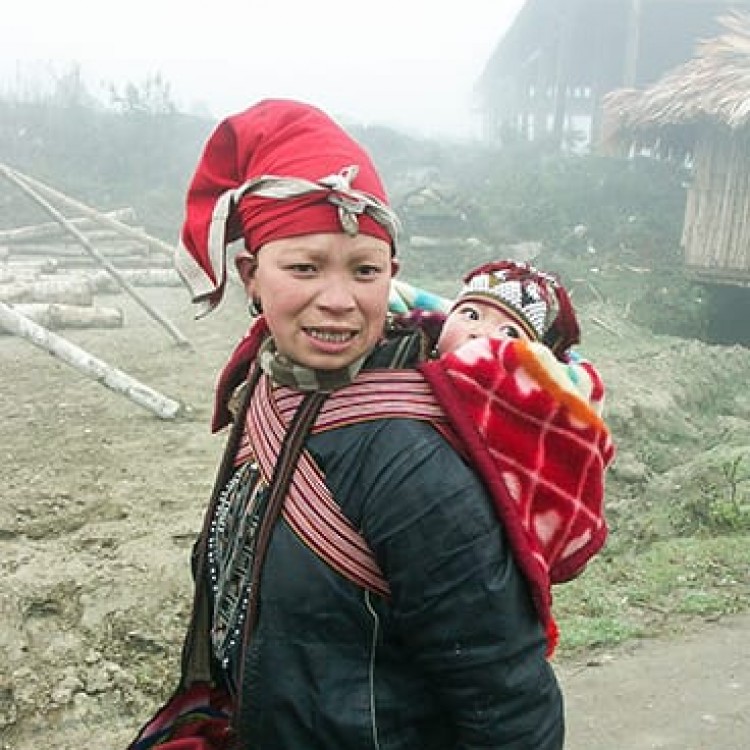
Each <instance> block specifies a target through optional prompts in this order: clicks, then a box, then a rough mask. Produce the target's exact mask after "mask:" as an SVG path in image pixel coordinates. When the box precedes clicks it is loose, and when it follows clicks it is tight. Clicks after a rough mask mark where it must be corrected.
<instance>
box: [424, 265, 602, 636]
mask: <svg viewBox="0 0 750 750" xmlns="http://www.w3.org/2000/svg"><path fill="white" fill-rule="evenodd" d="M579 336H580V333H579V327H578V321H577V319H576V316H575V311H574V310H573V307H572V304H571V302H570V298H569V297H568V294H567V292H566V290H565V289H564V287H563V286H562V284H560V282H559V280H558V279H557V278H556V277H555V276H553V275H551V274H547V273H543V272H541V271H539V270H537V269H536V268H534V267H533V266H530V265H528V264H526V263H517V262H515V261H499V262H494V263H490V264H486V265H483V266H480V267H479V268H476V269H474V270H472V271H470V272H469V273H468V274H467V275H466V277H465V278H464V286H463V288H462V289H461V291H460V292H459V294H458V296H457V298H456V299H455V301H454V302H453V305H452V307H451V308H450V310H449V312H448V314H447V317H446V318H445V321H444V323H443V325H442V329H441V331H440V334H439V336H438V338H437V345H436V353H437V354H438V357H437V358H435V359H433V360H432V361H430V362H428V363H426V364H424V365H423V366H422V368H421V369H422V372H423V374H424V376H425V378H426V380H427V381H428V382H429V383H430V385H431V386H432V389H433V391H434V392H435V394H436V396H437V398H438V400H439V401H440V403H441V405H442V407H443V409H444V410H445V412H446V414H447V416H448V418H449V422H450V424H451V428H452V431H453V433H454V436H455V438H456V442H457V443H458V445H459V447H460V448H462V450H463V452H464V455H465V456H466V460H467V461H469V462H471V463H472V464H473V465H474V466H475V467H476V468H477V470H478V471H479V473H480V475H481V476H482V479H483V480H484V482H485V484H486V486H487V488H488V490H489V491H490V493H491V495H492V498H493V502H494V504H495V509H496V511H497V513H498V515H499V517H500V518H501V520H502V522H503V525H504V527H505V529H506V532H507V534H508V538H509V541H510V543H511V544H512V545H513V547H514V551H515V554H516V559H517V562H518V564H519V565H520V567H521V568H522V569H523V571H524V573H525V574H526V577H527V579H528V580H529V582H530V587H531V593H532V596H533V598H534V600H535V603H536V605H537V608H538V610H539V612H540V615H541V618H542V621H543V622H544V623H545V625H546V627H547V632H548V638H549V640H550V651H551V650H552V649H553V648H554V644H555V643H556V640H557V629H556V626H555V623H554V620H553V618H552V615H551V610H550V607H551V591H550V585H551V584H553V583H562V582H564V581H567V580H570V579H571V578H574V577H575V576H577V575H578V574H579V573H580V572H581V571H582V570H583V568H584V567H585V565H586V563H587V562H588V560H589V559H590V558H591V557H592V556H594V555H595V554H596V553H597V552H598V551H599V550H600V549H601V547H602V545H603V544H604V541H605V539H606V535H607V525H606V521H605V518H604V513H603V500H604V476H605V472H606V469H607V467H608V466H609V464H610V463H611V461H612V459H613V456H614V446H613V444H612V440H611V437H610V434H609V430H608V429H607V427H606V425H605V424H604V422H603V421H602V419H601V410H602V404H603V398H604V386H603V383H602V380H601V377H600V376H599V373H598V371H597V370H596V368H595V367H594V366H593V365H592V364H591V363H590V362H587V361H585V360H583V359H581V358H580V357H578V356H577V355H575V354H574V353H573V351H572V350H571V347H572V346H573V345H575V344H577V343H578V342H579Z"/></svg>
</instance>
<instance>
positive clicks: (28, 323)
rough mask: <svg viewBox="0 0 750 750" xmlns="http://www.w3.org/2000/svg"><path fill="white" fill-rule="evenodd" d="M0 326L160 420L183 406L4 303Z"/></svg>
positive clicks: (0, 315)
mask: <svg viewBox="0 0 750 750" xmlns="http://www.w3.org/2000/svg"><path fill="white" fill-rule="evenodd" d="M0 326H2V327H3V328H5V330H6V331H8V332H9V333H12V334H15V335H16V336H20V337H21V338H24V339H26V340H27V341H30V342H31V343H32V344H34V346H36V347H39V348H40V349H43V350H44V351H46V352H48V353H49V354H51V355H52V356H54V357H57V358H58V359H60V360H62V361H63V362H65V363H66V364H68V365H70V366H71V367H74V368H75V369H76V370H78V371H80V372H82V373H83V374H84V375H86V376H87V377H90V378H91V379H92V380H95V381H96V382H97V383H99V384H101V385H103V386H105V387H106V388H109V389H110V390H112V391H115V392H117V393H120V394H122V395H123V396H125V397H126V398H128V399H129V400H130V401H132V402H133V403H135V404H138V406H142V407H143V408H144V409H147V410H148V411H150V412H152V413H153V414H155V415H156V416H157V417H159V418H160V419H174V418H175V417H177V416H178V415H179V414H181V413H182V411H183V405H182V404H181V403H180V402H179V401H175V400H173V399H171V398H167V397H166V396H163V395H162V394H161V393H159V392H158V391H155V390H154V389H153V388H149V387H148V386H147V385H144V384H143V383H141V382H139V381H138V380H135V379H134V378H132V377H130V375H128V374H126V373H124V372H123V371H122V370H118V369H117V368H116V367H112V366H111V365H108V364H107V363H106V362H103V361H102V360H101V359H97V358H96V357H94V356H93V355H91V354H89V353H88V352H87V351H86V350H84V349H81V348H80V347H78V346H76V345H75V344H73V343H71V342H70V341H68V340H67V339H64V338H63V337H62V336H58V335H57V334H56V333H53V332H52V331H49V330H47V329H46V328H44V327H43V326H40V325H38V324H37V323H34V322H33V321H32V320H29V319H28V318H27V317H25V316H24V315H22V314H21V313H19V312H18V311H17V310H14V309H13V308H12V307H10V305H6V304H5V303H4V302H0Z"/></svg>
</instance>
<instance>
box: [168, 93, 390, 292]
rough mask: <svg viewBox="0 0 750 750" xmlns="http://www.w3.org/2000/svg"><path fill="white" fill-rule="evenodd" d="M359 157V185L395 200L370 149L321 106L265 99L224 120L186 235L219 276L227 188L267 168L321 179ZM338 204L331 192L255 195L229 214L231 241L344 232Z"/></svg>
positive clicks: (200, 177) (375, 228) (188, 246)
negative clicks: (218, 228)
mask: <svg viewBox="0 0 750 750" xmlns="http://www.w3.org/2000/svg"><path fill="white" fill-rule="evenodd" d="M351 165H357V166H358V167H359V173H358V175H357V177H356V178H355V179H354V181H353V182H352V186H353V187H354V188H356V189H358V190H361V191H364V192H367V193H370V194H371V195H374V196H376V197H377V198H379V199H381V200H382V201H383V202H385V203H387V197H386V192H385V189H384V187H383V185H382V183H381V180H380V178H379V176H378V173H377V171H376V170H375V167H374V165H373V163H372V161H371V160H370V157H369V156H368V154H367V152H366V151H365V150H364V149H363V148H362V147H361V146H360V145H359V144H358V143H357V142H356V141H355V140H353V139H352V138H351V137H350V136H349V135H348V134H347V133H346V132H345V131H344V130H343V129H342V128H341V127H340V126H339V125H337V124H336V123H335V122H334V121H333V120H332V119H331V118H329V117H328V115H326V114H325V113H324V112H322V111H321V110H319V109H317V108H315V107H312V106H310V105H307V104H303V103H301V102H295V101H291V100H283V99H268V100H264V101H262V102H260V103H258V104H256V105H255V106H253V107H250V108H249V109H247V110H245V111H244V112H241V113H239V114H237V115H234V116H232V117H228V118H227V119H225V120H224V121H223V122H221V123H220V124H219V125H218V127H217V128H216V129H215V130H214V132H213V134H212V135H211V137H210V138H209V140H208V142H207V143H206V146H205V148H204V150H203V154H202V156H201V159H200V161H199V163H198V166H197V168H196V171H195V174H194V176H193V179H192V181H191V184H190V187H189V189H188V194H187V210H186V218H185V222H184V224H183V227H182V233H181V240H182V245H183V246H184V248H185V250H186V251H187V252H189V253H190V255H192V256H193V258H194V259H195V260H196V261H197V262H198V264H199V265H200V266H201V268H202V269H203V271H204V272H205V273H206V274H207V275H208V276H209V277H210V278H211V279H212V280H213V281H214V283H216V281H217V278H216V276H217V275H216V269H214V268H213V267H212V263H211V259H210V258H209V256H208V235H209V229H210V226H211V221H212V218H213V212H214V208H215V204H216V201H217V199H218V198H219V196H220V195H222V194H223V193H225V192H226V191H228V190H232V189H234V188H237V187H239V186H241V185H242V184H243V183H245V182H246V181H247V180H249V179H251V178H255V177H260V176H263V175H273V176H276V177H298V178H304V179H307V180H311V181H317V180H320V179H322V178H324V177H327V176H329V175H331V174H336V173H338V172H340V171H341V170H342V169H343V168H345V167H348V166H351ZM339 231H341V224H340V221H339V219H338V214H337V210H336V208H335V207H334V206H332V205H331V204H329V203H327V202H325V197H324V195H317V196H314V197H313V198H312V199H310V198H302V199H289V200H276V199H270V198H259V197H257V196H256V197H254V196H252V195H249V196H247V197H246V198H244V199H243V200H242V202H241V204H240V210H239V212H238V213H236V214H235V215H233V216H230V217H229V223H228V231H227V237H226V242H227V243H230V242H232V241H234V240H237V239H239V238H240V237H242V236H243V235H244V237H245V243H246V246H247V248H248V249H249V250H251V251H253V252H254V251H256V250H257V249H258V248H259V247H260V246H261V245H263V244H264V243H265V242H268V241H269V240H272V239H281V238H283V237H291V236H295V235H300V234H308V233H313V232H339ZM360 231H362V232H364V233H366V234H371V235H373V236H376V237H380V238H382V239H384V240H386V241H387V242H390V241H391V238H390V237H389V235H388V233H387V231H386V230H385V229H384V228H383V227H382V226H380V225H379V224H378V223H377V222H375V221H373V220H372V219H371V218H370V217H368V216H364V215H363V216H360Z"/></svg>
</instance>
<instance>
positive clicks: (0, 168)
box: [0, 164, 190, 347]
mask: <svg viewBox="0 0 750 750" xmlns="http://www.w3.org/2000/svg"><path fill="white" fill-rule="evenodd" d="M0 174H2V176H3V177H5V178H6V179H7V180H8V181H9V182H11V183H12V184H13V185H15V186H16V187H17V188H19V189H20V190H21V191H22V192H23V193H25V194H26V195H28V196H29V197H30V198H31V199H32V200H33V201H35V202H36V203H38V204H39V205H40V206H41V207H42V208H43V209H44V210H45V211H46V212H47V213H48V214H49V215H50V216H51V217H52V218H53V219H54V220H55V221H57V222H58V223H59V224H60V225H61V226H62V227H63V228H64V229H65V230H66V231H67V232H68V234H70V235H72V236H73V237H75V238H76V240H78V242H79V243H80V245H81V246H82V247H83V249H84V250H85V251H86V252H87V253H88V254H89V255H90V256H91V257H92V258H94V259H95V260H96V261H97V263H99V265H100V266H101V267H102V268H104V269H105V270H106V271H107V272H108V273H109V274H110V275H111V276H112V277H113V278H114V279H116V280H117V282H118V283H119V285H120V287H121V288H122V289H123V291H125V292H127V293H128V294H129V295H130V296H131V297H132V298H133V299H134V300H135V301H136V302H137V303H138V304H139V305H140V306H141V307H142V308H143V309H144V310H145V311H146V312H147V313H148V314H149V315H150V316H151V317H152V318H153V319H154V320H156V321H157V322H158V323H160V324H161V325H162V326H163V327H164V328H165V329H166V330H167V331H168V332H169V333H170V334H171V335H172V337H173V338H174V339H175V341H177V343H178V344H180V345H181V346H188V347H189V346H190V342H189V341H188V340H187V339H186V338H185V336H184V335H183V334H182V332H181V331H180V330H179V329H178V328H177V327H176V326H175V325H174V324H173V323H172V322H171V321H169V320H167V319H166V318H165V317H164V316H163V315H162V314H161V313H160V312H159V311H158V310H156V309H155V308H154V307H152V306H151V305H150V304H149V303H148V302H147V301H146V300H145V299H144V298H143V297H142V296H141V295H140V294H139V293H138V292H137V291H136V289H135V288H134V287H133V285H132V284H130V283H129V282H128V281H127V280H126V279H125V278H124V276H123V275H122V274H121V273H120V272H119V271H118V270H117V268H115V267H114V266H113V265H112V264H111V263H110V262H109V261H108V260H106V259H105V258H104V257H103V256H102V255H101V254H100V253H99V252H98V251H97V250H96V249H95V248H94V246H93V245H92V244H91V243H90V242H89V241H88V239H86V237H85V235H84V234H83V233H82V232H81V231H80V230H79V229H77V228H76V227H75V226H74V225H73V224H71V223H70V221H68V219H66V218H65V217H64V216H63V215H62V214H61V213H60V212H59V211H58V210H57V209H56V208H55V207H54V206H53V205H52V204H50V203H49V202H48V201H47V200H45V199H44V198H43V197H42V196H41V195H39V193H38V192H37V191H36V190H35V189H34V188H33V187H32V186H31V185H30V184H29V183H31V182H34V181H32V180H31V178H27V177H25V176H22V175H21V174H20V173H18V172H16V171H15V170H13V169H10V168H9V167H6V166H4V165H2V164H0ZM34 184H36V183H35V182H34Z"/></svg>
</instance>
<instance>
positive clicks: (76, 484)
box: [0, 289, 750, 750]
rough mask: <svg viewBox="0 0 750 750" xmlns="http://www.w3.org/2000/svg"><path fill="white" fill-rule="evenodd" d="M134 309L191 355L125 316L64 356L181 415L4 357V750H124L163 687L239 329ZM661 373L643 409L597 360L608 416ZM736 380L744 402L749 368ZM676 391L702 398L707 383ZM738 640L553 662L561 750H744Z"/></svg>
mask: <svg viewBox="0 0 750 750" xmlns="http://www.w3.org/2000/svg"><path fill="white" fill-rule="evenodd" d="M148 297H149V299H150V301H151V302H152V304H155V305H156V306H157V307H158V308H159V309H160V310H162V311H164V312H165V313H166V314H167V315H168V316H169V317H170V318H171V319H172V320H173V321H174V322H175V323H176V324H177V325H178V326H179V327H180V328H181V330H183V331H184V332H186V333H187V335H188V337H189V338H191V339H192V340H193V342H194V344H195V349H194V350H192V351H186V350H184V349H181V348H178V347H175V346H174V345H173V342H172V341H171V340H170V339H169V338H168V337H167V336H166V335H165V334H164V332H163V331H161V330H159V329H158V328H156V327H155V326H154V325H153V321H151V320H150V319H148V318H147V316H145V315H144V314H143V312H142V311H140V310H137V309H134V307H133V305H127V304H125V305H124V306H125V309H126V320H127V325H126V326H125V327H124V328H123V329H121V330H117V331H112V332H103V331H73V332H70V333H69V334H68V337H69V338H70V339H71V340H73V341H75V342H76V343H79V345H82V346H84V347H85V348H87V349H88V350H89V351H91V352H92V353H93V354H94V355H96V356H99V357H101V358H103V359H105V360H106V361H108V362H110V363H111V364H113V365H116V366H118V367H121V368H123V369H125V370H126V371H127V372H128V373H129V374H130V375H131V376H133V377H136V378H139V379H141V380H142V381H143V382H145V383H146V384H148V385H150V386H151V387H154V388H156V389H157V390H159V391H161V392H162V393H164V394H165V395H168V396H170V397H173V398H177V399H179V400H182V401H183V402H184V403H185V404H186V405H188V407H189V409H188V411H187V413H186V415H185V416H184V417H183V418H181V419H179V420H176V421H174V422H167V423H164V422H161V421H160V420H158V419H156V418H154V417H153V416H152V415H150V414H148V413H146V412H145V411H144V410H141V409H140V408H139V407H136V406H134V405H133V404H132V403H130V402H129V401H127V400H126V399H124V398H122V397H120V396H117V395H115V394H113V393H111V392H110V391H107V390H106V389H104V388H101V387H100V386H98V385H96V384H95V383H92V381H90V380H89V379H87V378H84V377H83V376H80V375H79V374H77V373H75V372H73V371H72V370H71V369H70V368H68V367H67V366H65V365H63V364H61V363H60V362H58V361H56V360H54V359H53V358H51V357H49V356H48V355H47V354H45V353H43V352H41V351H39V350H36V349H34V348H33V347H31V346H30V345H29V344H28V342H24V341H19V340H15V339H12V338H10V337H7V336H6V337H0V381H1V382H2V385H3V392H4V394H5V397H0V750H38V748H54V750H78V749H79V748H81V747H89V746H91V745H93V746H95V747H97V748H102V749H103V750H105V749H106V750H123V748H125V747H126V746H127V743H128V741H129V740H130V739H132V737H133V734H134V732H135V730H136V729H137V727H139V726H140V725H141V724H142V723H143V722H144V721H145V719H146V718H147V717H148V716H149V715H150V714H151V712H153V710H154V709H155V708H156V706H157V705H158V703H159V701H160V696H163V695H164V694H165V693H166V692H167V691H168V690H169V689H171V687H172V686H173V684H174V680H175V678H176V665H177V661H178V658H179V644H180V642H181V639H182V636H183V634H184V622H185V618H186V617H187V610H188V606H189V592H190V581H189V572H188V571H189V568H188V560H189V554H190V546H191V544H192V540H193V539H194V537H195V534H196V533H197V530H198V528H199V525H200V521H201V517H202V512H203V507H204V504H205V499H206V498H207V497H208V494H209V492H210V487H211V483H212V481H213V476H214V472H215V468H216V465H217V462H218V457H219V455H220V451H221V448H222V446H223V437H221V436H211V435H210V432H209V430H208V427H207V425H208V423H209V415H210V411H211V398H212V391H213V387H214V382H215V374H216V372H217V371H218V368H219V367H220V365H221V363H223V362H224V361H225V360H226V357H227V356H228V353H229V351H230V349H231V346H232V344H233V342H234V341H236V340H237V339H238V338H239V336H240V335H241V333H242V331H244V329H245V326H246V322H247V321H246V311H245V306H244V299H243V298H241V296H238V295H234V296H232V295H230V299H229V300H228V302H227V305H228V308H225V310H224V311H223V312H218V313H215V314H214V316H211V317H209V318H207V319H203V320H201V321H200V322H198V323H196V322H195V321H194V320H193V318H192V315H193V311H192V310H190V309H189V308H188V306H187V304H186V298H185V293H184V291H183V290H181V289H179V290H150V291H149V294H148ZM116 301H117V302H118V304H119V303H120V302H122V298H116ZM641 338H642V336H640V335H639V336H638V337H637V338H634V341H636V342H640V340H641ZM623 342H624V340H620V339H618V340H617V347H618V348H621V349H622V348H624V343H623ZM638 345H639V346H640V343H639V344H638ZM654 346H655V345H654ZM680 351H681V350H680ZM696 351H697V349H696V350H695V351H693V350H691V352H692V354H691V362H694V361H695V359H696ZM626 355H627V356H626ZM660 356H661V359H658V357H657V356H656V354H654V355H653V356H652V358H651V361H657V360H658V362H661V370H659V371H660V372H662V371H663V373H664V375H663V381H662V382H657V383H650V384H648V385H649V389H650V390H649V392H648V393H646V392H644V390H643V388H645V386H643V387H642V388H641V389H640V390H639V388H637V387H635V386H637V385H639V384H641V380H642V378H641V370H642V361H643V357H644V355H643V353H642V350H641V349H638V350H637V351H636V352H635V353H631V354H627V353H625V354H623V353H620V352H617V353H611V352H610V353H609V354H607V355H606V356H602V359H603V360H604V361H609V360H612V361H616V362H618V363H621V364H618V365H617V367H616V368H615V367H614V365H610V366H611V369H612V370H613V380H614V382H615V385H616V386H617V387H616V388H613V391H616V392H617V393H619V396H618V398H617V399H615V400H614V406H618V404H619V405H620V408H621V410H622V409H624V408H625V407H624V406H622V403H623V401H624V400H625V399H626V398H630V399H631V400H637V401H638V402H639V404H640V403H641V402H643V403H651V404H653V397H652V396H650V395H649V393H650V391H651V390H653V391H654V392H656V393H657V394H658V393H661V392H662V391H664V393H666V394H667V395H669V394H668V393H667V388H666V385H667V384H671V383H672V381H673V380H674V375H673V373H674V372H682V370H681V368H680V365H679V362H680V361H681V360H677V361H676V362H677V363H676V364H675V361H673V359H671V358H670V357H673V356H674V353H672V352H670V351H665V352H663V353H662V354H661V355H660ZM704 359H708V360H709V361H711V362H713V360H712V359H710V358H707V357H704ZM733 361H735V363H736V365H735V366H736V372H737V376H736V380H737V382H738V383H744V382H745V378H744V374H745V373H746V372H747V365H746V360H745V359H743V358H741V357H740V356H739V355H738V354H735V357H734V360H733ZM658 362H657V364H658ZM726 362H727V358H726V357H725V359H724V361H723V363H722V367H726ZM683 369H684V368H683ZM631 371H632V372H631ZM694 371H695V374H694ZM710 372H711V373H712V372H713V370H711V371H710ZM690 374H691V377H694V379H696V382H698V379H699V378H701V379H700V381H699V382H700V384H702V383H704V382H705V383H709V382H711V377H712V376H711V375H710V373H709V371H708V370H706V371H705V372H703V371H701V370H699V369H698V368H693V370H691V371H690ZM686 377H687V376H686ZM617 379H619V380H617ZM696 387H697V386H696ZM700 387H703V385H700ZM618 388H619V390H618ZM649 398H651V401H648V399H649ZM665 398H666V396H665ZM684 400H685V399H683V401H684ZM669 403H671V402H667V405H669ZM749 408H750V407H749ZM660 424H661V423H660ZM742 424H744V422H743V423H742ZM739 434H741V435H744V434H745V433H744V432H741V433H739ZM621 455H622V460H623V461H624V459H625V454H624V452H623V454H621ZM748 633H750V615H746V616H741V617H737V618H734V619H726V620H723V621H721V622H718V623H713V624H705V625H703V624H698V625H696V629H695V630H694V631H693V632H692V633H691V634H690V635H686V636H684V637H681V638H678V639H673V640H670V641H649V642H644V643H641V644H638V645H637V646H630V647H628V648H626V649H622V650H620V651H617V652H613V653H612V654H611V656H608V657H606V658H603V659H601V664H600V666H586V665H582V664H576V663H571V662H560V663H559V664H558V666H557V668H558V671H559V674H560V676H561V679H562V682H563V687H564V691H565V695H566V701H567V714H568V725H569V731H568V737H569V739H568V743H567V745H566V748H567V750H648V749H650V748H668V749H671V750H699V749H700V750H708V749H709V748H711V750H713V749H714V748H716V749H717V750H719V749H720V750H748V748H750V723H749V722H750V718H748V717H750V677H748V675H750V647H748V644H747V636H748Z"/></svg>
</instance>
